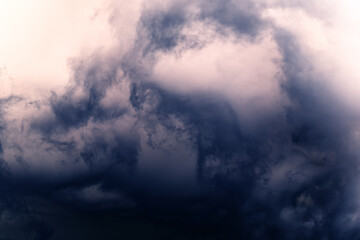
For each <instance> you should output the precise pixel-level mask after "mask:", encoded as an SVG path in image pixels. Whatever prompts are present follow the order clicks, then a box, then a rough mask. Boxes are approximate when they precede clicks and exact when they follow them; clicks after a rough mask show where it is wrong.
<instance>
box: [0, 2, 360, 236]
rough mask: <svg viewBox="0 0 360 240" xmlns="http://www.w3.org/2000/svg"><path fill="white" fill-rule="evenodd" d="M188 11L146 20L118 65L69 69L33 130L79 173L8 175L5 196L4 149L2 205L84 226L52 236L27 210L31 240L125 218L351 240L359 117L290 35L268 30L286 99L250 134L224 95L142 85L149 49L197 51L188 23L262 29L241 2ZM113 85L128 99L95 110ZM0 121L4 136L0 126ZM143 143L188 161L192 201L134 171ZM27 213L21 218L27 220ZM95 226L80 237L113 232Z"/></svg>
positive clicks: (197, 229)
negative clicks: (183, 152)
mask: <svg viewBox="0 0 360 240" xmlns="http://www.w3.org/2000/svg"><path fill="white" fill-rule="evenodd" d="M190 4H191V3H188V2H186V1H184V2H183V4H181V3H174V4H173V5H171V4H170V6H166V7H165V8H164V9H159V10H158V9H152V10H149V11H145V12H143V14H142V17H141V20H140V22H139V24H138V35H137V39H136V43H135V44H134V49H131V50H130V51H129V53H128V54H127V55H126V56H125V57H124V58H122V59H117V58H116V57H115V58H114V57H113V56H107V55H105V56H100V55H94V56H92V57H91V58H88V59H83V60H82V61H79V62H77V63H75V64H74V65H73V77H72V80H71V82H70V84H69V86H68V87H67V89H66V91H65V93H63V94H56V93H54V94H53V95H52V97H51V98H50V99H49V103H48V105H49V107H50V110H49V112H48V113H47V114H46V115H45V116H39V117H35V118H34V119H33V122H32V124H31V129H30V130H29V132H30V133H31V134H40V139H41V141H40V142H41V144H43V145H46V146H51V147H46V148H45V149H47V150H48V151H49V149H52V148H54V149H56V151H57V152H56V151H55V152H56V153H57V154H59V155H60V154H61V153H64V152H65V153H67V154H69V155H68V156H69V157H70V158H73V159H67V161H65V163H64V164H65V165H66V164H68V165H66V166H70V168H71V167H72V166H73V165H72V164H74V166H75V163H77V162H79V160H81V161H82V162H84V163H85V164H86V166H88V169H87V170H85V171H83V172H81V173H79V174H77V173H75V174H74V175H75V176H73V175H71V176H62V177H59V176H54V177H48V176H47V175H44V176H43V175H41V174H39V175H38V176H34V175H31V174H28V175H27V174H23V175H21V176H14V188H13V190H10V189H8V188H9V186H10V183H9V181H10V180H8V179H10V173H9V171H8V168H7V167H6V166H7V165H6V162H5V160H6V159H5V160H3V159H2V156H3V153H4V151H6V149H5V146H3V145H2V144H1V143H2V142H1V141H0V160H1V161H0V180H2V181H1V183H0V194H1V193H4V194H1V198H0V203H1V204H4V208H2V209H10V207H9V206H8V205H7V204H8V203H9V202H10V200H8V199H7V197H8V196H10V194H9V193H10V192H12V191H14V192H13V193H12V194H13V196H14V197H15V199H21V200H22V199H24V202H25V204H26V206H29V208H40V209H44V208H46V207H48V208H49V209H50V210H51V211H54V212H56V214H59V212H60V213H61V212H62V211H64V212H66V214H68V215H67V216H65V217H64V216H62V217H63V218H67V219H72V218H73V219H80V220H81V221H82V223H77V224H78V225H76V226H75V227H74V226H67V225H66V223H61V224H60V223H57V222H56V221H55V220H53V223H54V224H55V225H58V226H53V227H52V226H48V225H46V224H44V222H43V221H42V218H43V219H47V218H48V219H50V218H52V217H49V216H45V215H44V214H39V215H36V214H35V215H36V217H37V218H39V219H40V220H37V221H35V222H34V223H33V224H29V225H27V227H28V229H30V230H29V231H30V232H35V233H36V234H37V236H35V239H50V237H51V236H52V234H54V236H55V235H56V234H58V235H56V236H60V234H59V233H56V231H58V232H59V229H65V232H66V231H73V232H76V231H79V232H81V228H82V227H83V226H82V224H84V225H86V224H87V223H88V224H90V225H91V224H94V222H95V223H96V221H95V220H91V219H92V218H93V217H94V216H96V217H99V219H105V220H104V222H106V223H109V222H111V221H113V219H115V220H116V221H120V220H119V219H124V218H125V219H127V217H128V218H129V219H131V221H134V222H135V223H134V225H136V227H137V228H139V229H147V228H153V227H154V228H156V227H157V228H159V231H158V233H156V234H160V236H158V235H153V238H154V239H162V238H164V239H165V238H167V239H172V238H174V239H175V238H177V237H179V238H180V237H183V238H185V239H186V238H188V239H194V238H201V237H202V238H205V239H207V238H208V239H357V238H359V234H360V232H359V230H358V229H357V228H356V224H354V223H353V222H351V219H350V218H351V217H350V216H351V214H355V215H356V214H357V211H358V210H357V209H356V208H357V205H356V202H355V201H353V200H350V199H351V198H355V197H356V193H355V190H356V187H355V185H356V183H355V181H356V178H355V176H356V174H357V171H358V167H357V163H356V158H357V153H356V152H352V151H351V150H352V149H353V147H352V144H353V143H352V141H351V135H352V131H353V129H354V126H355V123H356V121H357V120H358V119H357V118H356V116H353V115H352V114H351V112H348V111H347V110H346V108H344V107H342V106H341V105H340V103H338V102H336V100H334V98H333V96H332V95H331V92H330V91H329V89H327V87H326V85H322V84H321V81H316V79H314V75H312V74H311V71H312V68H313V67H314V66H312V65H311V64H310V63H308V61H307V58H306V56H305V54H303V53H302V51H301V47H300V46H299V44H298V43H297V40H296V39H295V38H294V37H293V36H292V35H291V34H289V33H286V32H284V31H282V30H279V29H273V30H274V32H275V36H274V37H275V41H276V43H277V45H278V48H279V51H280V53H281V55H282V57H283V61H282V63H281V66H280V68H281V71H282V73H283V77H284V79H279V84H281V89H282V94H283V95H284V96H285V97H286V99H288V102H286V103H284V104H283V106H282V108H281V109H282V111H281V113H280V114H279V113H276V114H275V113H274V114H273V115H272V116H270V117H269V118H267V119H266V121H265V120H264V121H259V122H258V124H259V126H257V129H256V130H254V131H250V130H248V129H246V126H245V125H243V124H242V123H241V121H239V119H238V118H239V115H238V114H237V113H236V110H235V109H234V106H233V105H231V104H230V103H229V102H228V100H227V99H225V98H223V97H222V96H221V95H215V94H210V93H206V94H204V93H196V94H187V95H185V94H178V93H174V92H172V91H169V90H166V89H164V88H162V87H161V86H160V85H157V84H155V83H152V82H151V81H149V80H151V69H152V67H153V66H154V64H155V63H154V61H156V60H154V59H156V57H154V56H155V55H156V54H157V53H158V52H167V53H168V52H171V51H175V50H174V49H175V48H176V47H177V46H179V45H181V44H185V46H188V48H192V47H194V46H198V45H196V44H195V45H194V42H193V40H189V39H188V38H187V36H186V34H185V33H183V32H182V29H183V28H184V27H185V26H186V25H188V24H190V23H191V21H194V20H199V19H200V20H201V21H205V22H207V24H214V25H215V26H216V29H217V31H219V33H220V34H223V33H224V32H223V29H224V28H229V29H231V32H232V33H233V34H235V35H236V36H245V39H247V40H246V41H248V40H249V39H253V38H256V36H257V33H258V31H259V30H260V29H261V28H262V27H265V25H266V23H264V22H262V20H261V18H260V17H259V13H258V11H259V10H258V9H256V8H255V7H254V6H253V5H252V4H251V3H247V1H244V2H242V3H238V4H237V3H236V2H234V1H209V2H206V4H205V2H200V3H199V5H198V6H200V10H201V11H200V13H198V14H193V13H191V12H188V11H187V7H188V6H189V5H190ZM115 27H116V26H115ZM267 27H270V25H267ZM195 42H196V41H195ZM139 52H140V53H141V54H140V56H138V55H137V54H136V53H139ZM148 58H149V59H150V60H149V59H148ZM119 70H121V71H122V72H123V73H124V74H123V75H119ZM318 77H322V76H318ZM122 83H125V84H128V85H129V86H128V87H129V92H126V91H124V92H121V93H122V94H128V96H127V97H128V99H127V101H128V102H127V104H120V103H119V105H117V106H111V107H106V106H105V105H104V104H102V101H103V100H104V99H105V98H106V96H107V94H109V93H108V92H107V91H108V90H109V89H117V88H120V85H121V84H122ZM0 104H3V103H2V102H0ZM248 107H249V108H251V107H252V106H248ZM0 113H1V112H0ZM241 114H242V113H241V112H240V116H241ZM244 114H245V113H244ZM260 114H261V113H259V115H260ZM0 120H1V122H0V134H1V131H2V130H3V129H5V125H4V124H2V123H3V122H4V121H3V120H2V118H1V119H0ZM117 121H120V122H121V121H124V122H129V123H128V124H127V125H125V126H126V128H127V129H117V125H116V124H117ZM124 128H125V127H124ZM164 129H165V130H164ZM142 133H145V134H144V135H145V137H146V139H145V140H146V141H145V144H147V145H148V146H149V147H150V148H151V149H154V151H155V152H156V151H158V152H162V151H163V150H168V151H169V152H170V154H169V155H166V156H169V158H175V157H176V156H174V153H171V149H164V148H167V147H168V146H169V145H166V144H167V143H168V142H170V143H171V144H173V145H176V146H185V147H184V149H188V151H192V152H194V153H195V155H196V184H195V185H196V186H187V185H186V184H185V188H191V187H192V188H193V189H194V190H193V191H192V192H191V191H190V193H189V192H186V194H182V193H183V192H182V191H181V189H180V188H181V186H180V187H179V186H177V185H176V186H171V185H170V186H171V187H172V188H175V190H174V189H172V191H169V188H167V187H166V183H160V184H159V183H158V182H155V180H154V183H152V182H151V181H152V180H151V179H150V180H149V178H146V177H144V176H142V175H141V174H140V173H137V164H138V160H139V156H140V154H141V153H142V152H143V151H146V149H145V146H144V145H142V144H144V143H142V142H141V140H140V139H141V137H140V136H141V134H142ZM68 135H71V136H73V135H74V136H76V137H78V138H75V137H73V138H67V136H68ZM79 136H80V137H79ZM1 139H2V138H0V140H1ZM76 139H77V140H76ZM79 139H80V140H79ZM171 139H175V141H173V142H171V141H172V140H171ZM20 149H21V148H20ZM145 153H147V152H145ZM43 154H45V155H46V154H48V152H46V151H45V152H44V153H43ZM149 155H150V154H149ZM149 155H146V154H145V159H150V156H149ZM161 156H162V155H161ZM159 158H161V157H159ZM24 161H27V160H26V159H25V160H24ZM69 171H70V172H71V171H72V169H70V170H69ZM73 171H74V172H75V170H73ZM146 181H147V182H146ZM148 186H153V188H154V189H151V188H150V189H147V187H148ZM174 192H175V193H176V192H179V193H178V194H174ZM349 198H350V199H349ZM42 201H44V202H46V204H44V203H43V202H42ZM39 202H40V203H39ZM45 206H46V207H45ZM59 209H60V210H59ZM62 209H66V210H62ZM69 209H70V210H69ZM129 209H130V210H131V211H130V213H128V212H127V211H129ZM31 211H32V209H30V210H29V213H27V215H26V216H27V217H26V220H28V219H33V218H34V213H33V212H31ZM51 211H50V212H51ZM109 212H110V213H109ZM124 212H125V213H124ZM354 212H355V213H354ZM97 214H98V215H97ZM112 214H113V215H112ZM126 214H127V215H126ZM60 215H61V214H60ZM124 215H125V216H124ZM69 216H70V217H69ZM129 216H130V217H129ZM84 219H89V220H86V221H85V220H84ZM109 219H110V220H109ZM134 219H135V220H134ZM115 220H114V221H115ZM87 221H88V222H87ZM92 221H94V222H92ZM116 221H115V222H116ZM120 222H121V221H120ZM356 223H358V220H356ZM167 224H168V225H167ZM115 225H116V224H115ZM97 228H98V229H105V231H104V232H102V233H98V232H96V231H97V230H89V231H90V232H91V231H94V232H96V236H102V237H104V238H111V237H112V236H115V235H112V234H118V233H117V230H114V229H113V228H115V226H110V228H111V229H108V228H106V227H104V225H102V224H101V223H99V225H98V226H97ZM66 229H67V230H66ZM98 234H99V235H98ZM133 234H134V233H133ZM152 234H155V233H154V232H152ZM135 235H136V234H135ZM0 236H1V235H0ZM64 236H68V235H66V233H64ZM79 236H83V237H84V236H85V235H81V233H79ZM94 236H95V235H94ZM94 236H87V237H90V239H91V237H93V238H94ZM133 236H134V235H133ZM36 237H37V238H36ZM58 238H60V237H58Z"/></svg>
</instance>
